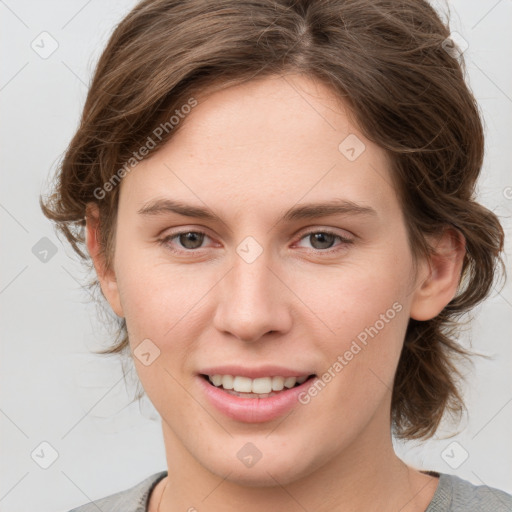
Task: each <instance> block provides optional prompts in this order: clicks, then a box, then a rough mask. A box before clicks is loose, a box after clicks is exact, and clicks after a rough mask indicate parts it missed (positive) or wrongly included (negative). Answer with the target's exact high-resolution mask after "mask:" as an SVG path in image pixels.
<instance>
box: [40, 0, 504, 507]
mask: <svg viewBox="0 0 512 512" xmlns="http://www.w3.org/2000/svg"><path fill="white" fill-rule="evenodd" d="M447 42H448V44H447ZM483 144H484V141H483V131H482V125H481V120H480V117H479V114H478V109H477V105H476V103H475V100H474V98H473V96H472V94H471V93H470V91H469V90H468V88H467V86H466V84H465V83H464V77H463V73H462V60H461V59H460V56H459V55H458V54H457V53H456V51H455V52H454V46H453V44H452V43H451V42H450V39H449V29H448V27H447V26H446V25H445V24H444V23H443V22H442V21H441V20H440V19H439V17H438V15H437V14H436V13H435V11H434V10H433V9H432V8H431V7H430V6H429V5H428V4H427V3H426V2H423V1H418V0H404V1H402V2H396V1H393V0H387V1H386V0H383V1H379V2H373V1H368V0H366V1H362V0H325V1H307V0H300V1H286V0H279V1H275V0H272V1H270V0H258V1H245V0H241V1H232V0H229V1H228V0H220V1H219V0H215V1H213V0H211V1H205V0H186V1H182V2H177V1H171V0H146V1H143V2H141V3H140V4H138V5H137V6H136V7H135V8H134V9H133V10H132V11H131V12H130V13H129V14H128V16H126V18H125V19H124V20H123V21H122V22H121V23H120V25H119V26H118V27H117V28H116V30H115V31H114V33H113V35H112V37H111V39H110V41H109V43H108V45H107V47H106V49H105V50H104V52H103V54H102V56H101V58H100V61H99V63H98V66H97V69H96V72H95V75H94V79H93V82H92V85H91V87H90V90H89V93H88V97H87V100H86V104H85V107H84V111H83V116H82V122H81V124H80V127H79V129H78V131H77V133H76V135H75V136H74V138H73V140H72V141H71V144H70V146H69V148H68V150H67V152H66V155H65V158H64V160H63V163H62V166H61V169H60V171H59V176H58V181H57V184H56V190H55V193H54V194H53V196H51V197H50V198H49V199H48V200H47V201H46V202H42V208H43V211H44V213H45V215H47V216H48V217H49V218H50V219H52V220H53V221H55V222H56V223H57V226H58V227H59V228H60V229H61V230H62V232H63V233H64V234H65V235H66V236H67V238H68V240H69V241H70V242H71V244H72V245H73V247H74V248H75V250H76V251H77V252H78V253H79V254H80V255H81V256H83V257H84V258H87V257H89V256H90V258H91V260H92V262H93V264H94V268H95V273H96V275H97V278H98V284H99V285H100V286H101V291H102V294H103V296H104V297H105V298H106V300H107V301H108V303H109V305H110V307H111V308H112V310H113V311H114V312H115V314H116V315H117V316H118V317H119V319H120V326H121V331H120V339H119V340H117V342H116V343H115V344H114V345H113V346H112V348H111V349H109V350H107V351H106V353H125V352H129V353H130V354H131V356H132V358H133V361H134V364H135V367H136V370H137V373H138V376H139V378H140V381H141V383H142V386H143V388H144V390H145V392H146V393H147V394H148V396H149V398H150V399H151V401H152V403H153V404H154V406H155V407H156V409H157V410H158V412H159V414H160V415H161V417H162V420H163V422H162V428H163V435H164V441H165V447H166V457H167V465H168V469H167V471H162V472H160V473H157V474H155V475H151V476H149V477H148V478H147V479H145V480H144V481H143V482H141V483H140V484H138V485H137V486H135V487H133V488H131V489H128V490H126V491H123V492H121V493H117V494H115V495H112V496H109V497H106V498H104V499H103V500H99V501H97V502H96V503H95V504H93V503H91V504H86V505H83V506H81V507H78V508H77V509H75V510H76V511H80V512H85V511H88V510H93V508H94V509H97V508H98V507H99V508H100V509H101V510H103V511H108V510H120V508H121V506H123V507H124V508H123V510H131V511H145V510H148V511H150V512H163V511H175V510H189V511H193V510H198V511H201V510H208V511H217V510H222V511H229V510H232V509H233V510H234V509H236V510H240V509H242V510H244V511H252V510H258V511H259V510H287V511H295V510H308V511H313V510H315V511H323V510H340V511H341V510H343V511H345V510H364V511H371V510H375V511H377V510H378V511H380V512H386V511H401V512H419V511H425V510H427V511H428V512H434V511H441V510H442V511H462V510H464V511H473V510H474V511H477V510H478V511H480V512H481V511H485V510H489V511H491V510H492V511H497V510H512V497H511V496H510V495H508V494H506V493H504V492H502V491H499V490H496V489H492V488H489V487H486V486H479V487H477V486H474V485H472V484H470V483H469V482H466V481H464V480H461V479H459V478H457V477H455V476H450V475H447V474H439V473H435V472H433V471H428V470H426V469H423V470H420V469H418V468H413V467H411V466H408V465H406V464H405V463H404V462H403V461H402V460H400V458H399V457H398V456H397V455H396V454H395V453H394V451H393V447H392V442H391V438H392V434H393V435H395V436H397V437H399V438H404V439H427V438H429V437H432V436H433V434H434V433H435V432H436V430H437V428H438V426H439V424H440V422H441V419H442V418H443V416H444V415H445V413H448V414H451V415H452V416H457V415H458V414H460V413H461V411H462V410H463V404H462V400H461V397H460V392H459V390H458V389H457V386H456V381H457V377H458V374H457V370H456V366H455V362H456V359H457V358H458V357H459V358H460V357H463V356H465V355H466V351H465V350H464V349H463V348H462V347H461V346H460V345H459V344H458V343H457V341H456V330H455V327H454V320H455V319H456V317H457V316H458V315H460V314H461V313H463V312H466V311H468V310H470V309H471V308H472V307H474V306H475V305H476V304H477V303H479V302H480V301H481V300H483V299H484V298H485V297H486V296H487V294H488V292H489V290H490V289H491V287H492V284H493V279H494V276H495V271H496V269H497V266H498V265H499V264H500V263H501V259H500V254H501V251H502V249H503V237H504V235H503V229H502V227H501V225H500V223H499V221H498V219H497V218H496V216H495V215H494V214H493V213H492V212H490V211H489V210H487V209H485V208H484V207H483V206H481V205H479V204H478V203H477V202H475V200H474V187H475V183H476V180H477V178H478V175H479V172H480V168H481V165H482V159H483ZM80 227H85V230H84V231H83V232H82V231H80ZM455 325H456V324H455Z"/></svg>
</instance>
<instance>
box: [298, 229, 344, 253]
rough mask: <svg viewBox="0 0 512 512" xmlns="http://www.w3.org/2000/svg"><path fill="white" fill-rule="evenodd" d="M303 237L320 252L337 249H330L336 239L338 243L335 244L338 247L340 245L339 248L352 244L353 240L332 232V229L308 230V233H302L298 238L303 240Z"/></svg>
mask: <svg viewBox="0 0 512 512" xmlns="http://www.w3.org/2000/svg"><path fill="white" fill-rule="evenodd" d="M305 239H309V241H310V243H311V245H312V247H313V249H314V250H316V251H320V252H334V251H337V250H338V249H332V247H333V243H334V242H335V240H336V239H338V240H339V241H340V244H338V246H335V247H338V248H340V246H341V248H344V247H346V246H347V245H349V244H352V243H353V242H354V240H352V239H350V238H347V237H344V236H341V235H338V234H337V233H334V232H332V231H322V230H318V231H309V232H308V233H306V234H305V235H303V236H302V237H301V239H300V240H305ZM331 249H332V250H331Z"/></svg>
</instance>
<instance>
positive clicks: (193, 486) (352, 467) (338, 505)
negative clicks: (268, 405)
mask: <svg viewBox="0 0 512 512" xmlns="http://www.w3.org/2000/svg"><path fill="white" fill-rule="evenodd" d="M368 427H369V428H370V429H371V428H372V426H371V425H369V426H368ZM163 432H164V440H165V445H166V452H167V464H168V468H169V470H168V477H167V478H166V479H165V480H166V482H165V492H163V494H162V495H161V504H160V510H159V512H169V511H172V510H195V509H197V510H207V511H208V512H221V511H222V512H231V511H233V512H234V511H237V512H238V511H239V510H241V509H242V510H244V511H246V512H256V511H261V510H265V509H268V510H281V509H282V510H287V511H290V512H303V511H304V510H315V511H318V512H324V511H326V512H327V511H329V512H333V511H344V512H347V511H356V510H379V512H387V511H388V510H389V511H393V512H396V510H400V511H401V512H422V511H424V510H425V509H426V508H427V507H428V504H429V503H430V501H431V499H432V497H433V495H434V493H435V490H436V488H437V481H438V480H437V478H434V477H431V476H428V475H426V474H423V473H420V472H419V471H418V470H415V469H413V468H411V467H408V466H407V465H406V464H404V462H402V461H401V460H400V459H399V458H398V457H397V456H396V454H395V452H394V450H393V446H392V441H391V435H390V432H389V430H388V432H387V433H385V434H387V435H382V427H381V426H379V428H378V429H375V432H367V433H365V434H366V435H360V436H359V437H360V439H358V440H356V441H355V442H353V443H352V444H351V445H350V447H348V448H347V449H346V450H344V451H343V453H340V454H338V455H337V456H335V457H332V458H331V459H330V460H328V461H327V462H326V463H324V464H320V465H318V467H316V468H314V469H313V470H311V471H310V472H308V474H306V475H304V476H302V477H301V478H298V479H295V480H293V481H291V482H285V481H284V478H281V477H280V476H279V475H272V482H271V483H270V484H269V483H268V482H266V483H265V484H264V485H261V486H256V485H255V484H254V483H253V484H252V485H251V484H248V485H243V484H241V483H240V481H236V480H235V479H234V478H233V477H232V474H231V473H229V472H228V473H227V474H226V475H217V474H214V473H213V472H211V471H209V470H208V469H207V468H205V467H204V466H202V465H201V464H199V463H198V461H197V460H196V459H195V458H194V457H193V456H192V455H191V454H190V452H188V451H187V450H186V449H185V447H184V446H183V445H182V444H181V443H180V442H179V439H177V438H176V436H175V435H174V433H173V432H172V431H171V430H170V429H169V428H168V426H167V425H166V424H165V422H163ZM377 432H380V433H381V435H380V436H378V434H377V435H373V434H376V433H377ZM178 468H179V469H178ZM267 474H269V473H268V472H267ZM230 476H231V478H230ZM159 498H160V497H159Z"/></svg>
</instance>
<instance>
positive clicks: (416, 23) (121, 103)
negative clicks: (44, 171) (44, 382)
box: [40, 0, 504, 439]
mask: <svg viewBox="0 0 512 512" xmlns="http://www.w3.org/2000/svg"><path fill="white" fill-rule="evenodd" d="M449 35H450V31H449V28H448V23H447V22H443V21H442V20H441V18H440V17H439V15H438V14H437V13H436V12H435V10H434V9H433V8H432V7H431V6H430V5H429V4H428V3H427V2H426V1H421V0H401V1H400V2H397V1H396V0H314V1H313V0H181V1H178V0H144V1H142V2H140V3H139V4H138V5H137V6H136V7H135V8H134V9H133V10H132V11H131V12H130V13H129V14H128V15H127V16H126V17H125V18H124V19H123V20H122V22H121V23H120V24H119V25H118V26H117V28H116V29H115V30H114V32H113V34H112V36H111V38H110V40H109V42H108V45H107V47H106V49H105V50H104V52H103V54H102V55H101V58H100V60H99V62H98V65H97V68H96V71H95V74H94V77H93V80H92V83H91V86H90V89H89V93H88V96H87V99H86V102H85V106H84V109H83V115H82V118H81V123H80V126H79V128H78V130H77V132H76V134H75V135H74V137H73V139H72V141H71V143H70V144H69V147H68V148H67V151H66V153H65V155H64V158H63V161H62V163H61V166H60V168H59V171H58V174H57V176H56V182H55V189H54V191H53V194H52V195H51V196H50V197H48V198H47V199H46V202H44V201H43V200H42V199H41V201H40V202H41V207H42V209H43V212H44V214H45V215H46V216H47V217H48V218H49V219H51V220H53V221H55V222H56V224H57V227H58V229H59V230H60V232H62V233H63V234H64V235H65V236H66V238H67V240H68V241H69V242H70V243H71V244H72V246H73V248H74V249H75V250H76V252H77V253H78V254H79V255H80V256H81V257H82V258H84V259H85V260H88V255H87V254H86V253H84V252H83V251H82V248H83V247H84V233H83V226H84V224H85V221H84V216H85V215H86V203H88V202H95V203H97V204H98V206H99V210H100V229H99V240H100V244H101V247H102V250H103V256H104V257H105V261H106V263H107V266H110V265H111V263H112V257H113V249H114V248H113V240H114V234H115V225H116V216H117V203H118V192H119V190H118V189H119V187H115V186H110V187H108V193H104V191H105V190H106V188H105V184H106V183H111V185H112V184H113V182H112V178H113V177H116V176H117V179H118V180H119V179H120V177H122V175H123V173H122V172H120V170H121V169H123V168H124V169H125V170H126V169H127V168H126V162H128V161H130V159H133V158H134V155H135V154H136V153H137V152H138V151H139V149H140V148H141V146H143V145H144V144H145V143H146V142H147V141H148V137H150V136H152V135H154V133H155V129H156V127H159V126H166V127H167V130H164V131H165V134H163V136H162V137H161V140H159V145H160V147H161V145H163V144H164V143H165V142H166V141H167V140H169V139H170V138H171V137H172V135H173V134H174V133H175V132H176V131H177V130H179V128H180V126H181V125H182V124H183V123H177V124H176V125H175V126H170V123H169V117H170V115H172V113H176V114H178V112H183V111H184V110H181V109H182V106H183V105H186V104H187V103H188V104H190V100H191V98H192V99H193V95H194V94H196V93H197V94H201V93H202V92H204V91H211V90H214V89H218V88H223V87H228V86H230V85H234V84H238V83H242V82H244V81H248V80H251V79H253V78H256V77H258V78H261V77H266V76H270V75H280V74H283V73H286V72H298V73H302V74H304V75H307V76H310V77H313V78H316V79H317V80H320V81H322V82H323V83H324V84H327V85H328V86H329V87H331V88H332V90H333V91H334V92H335V93H336V94H337V95H338V96H339V97H340V98H343V99H344V100H345V102H347V104H348V105H349V108H350V111H351V113H352V114H353V115H354V117H355V120H356V121H357V123H358V126H359V128H360V130H361V132H362V133H363V134H364V135H365V136H366V137H367V138H368V139H369V140H371V141H373V142H375V143H376V144H378V145H379V146H381V147H382V148H384V149H386V150H387V152H388V154H389V156H390V159H391V162H392V167H393V180H394V182H395V185H396V189H397V191H398V193H399V198H400V201H401V204H402V207H403V211H404V212H405V219H406V224H407V230H408V236H409V242H410V245H411V249H412V251H413V255H414V257H415V259H416V258H417V257H418V256H420V255H428V254H429V251H431V248H430V247H429V245H428V244H427V241H426V239H425V235H429V234H433V233H437V232H439V230H440V229H442V228H443V227H444V226H451V227H454V228H456V229H457V230H458V231H459V232H460V233H461V234H462V235H463V236H464V237H465V240H466V250H467V252H466V255H465V257H464V262H463V270H462V275H461V281H460V286H459V290H458V293H457V295H456V297H455V298H454V299H453V300H452V301H450V303H449V304H448V305H447V306H446V307H445V308H444V310H443V311H442V312H441V313H440V314H439V315H438V316H437V317H435V318H433V319H432V320H428V321H415V320H413V319H410V321H409V324H408V328H407V332H406V336H405V342H404V346H403V350H402V354H401V357H400V361H399V363H398V369H397V372H396V376H395V382H394V388H393V396H392V409H391V418H392V425H393V428H394V433H395V435H397V436H398V437H403V438H411V439H413V438H422V437H430V436H432V435H433V434H434V433H435V431H436V429H437V428H438V426H439V423H440V421H441V419H442V416H443V413H444V412H446V411H449V412H451V413H454V414H460V413H461V412H462V411H463V410H464V406H463V402H462V399H461V396H460V392H459V391H458V384H457V382H458V377H459V376H460V374H459V372H458V370H457V368H456V366H455V365H454V356H457V355H462V356H467V355H468V354H469V352H468V351H467V350H465V349H464V348H463V347H462V346H461V345H460V344H458V343H457V341H456V334H457V329H458V325H459V323H458V321H457V320H458V319H459V317H460V316H461V315H462V314H463V313H466V312H467V311H469V310H470V309H471V308H472V307H473V306H475V305H476V304H477V303H479V302H480V301H481V300H483V299H484V298H485V297H486V296H487V295H488V293H489V291H490V289H491V287H492V286H493V281H494V277H495V272H496V270H497V266H498V263H499V264H500V265H501V268H502V269H503V272H504V266H503V261H502V259H501V254H500V253H501V251H502V249H503V238H504V233H503V229H502V227H501V225H500V223H499V220H498V219H497V217H496V216H495V215H494V214H493V213H492V212H491V211H489V210H487V209H486V208H484V207H483V206H481V205H479V204H478V203H477V202H475V184H476V181H477V178H478V175H479V173H480V169H481V166H482V160H483V152H484V138H483V128H482V122H481V119H480V115H479V111H478V107H477V104H476V101H475V99H474V97H473V95H472V93H471V92H470V90H469V89H468V87H467V85H466V83H465V81H464V63H463V59H462V56H460V57H457V56H456V55H455V56H452V55H453V54H452V55H450V54H449V53H448V52H447V51H445V47H446V44H443V43H444V42H445V40H446V39H447V38H448V37H449ZM180 117H182V116H180ZM166 123H167V124H166ZM156 150H158V148H157V149H156ZM123 165H124V167H123ZM116 173H117V175H116ZM114 185H115V183H114ZM98 191H100V192H98ZM101 191H103V192H101ZM98 196H100V197H98ZM89 263H90V262H89ZM92 285H97V280H95V281H93V282H92V283H91V285H90V286H92ZM118 321H119V333H118V334H119V338H118V340H116V344H115V345H114V346H112V347H111V348H109V349H107V350H104V351H100V352H99V353H102V354H106V353H111V354H113V353H123V352H124V351H126V350H129V344H128V338H127V333H126V324H125V322H124V319H122V320H121V319H119V320H118Z"/></svg>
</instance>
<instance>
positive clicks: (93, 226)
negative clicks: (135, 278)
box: [85, 203, 124, 317]
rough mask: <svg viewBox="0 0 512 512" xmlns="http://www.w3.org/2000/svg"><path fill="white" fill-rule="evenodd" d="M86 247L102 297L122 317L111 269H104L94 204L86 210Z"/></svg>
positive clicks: (116, 287) (97, 211) (89, 205)
mask: <svg viewBox="0 0 512 512" xmlns="http://www.w3.org/2000/svg"><path fill="white" fill-rule="evenodd" d="M85 220H86V227H85V234H86V245H87V250H88V252H89V255H90V256H91V259H92V262H93V264H94V268H95V270H96V274H97V276H98V281H99V283H100V286H101V291H102V292H103V296H104V297H105V298H106V299H107V301H108V303H109V304H110V307H111V308H112V310H113V311H114V313H115V314H116V315H117V316H119V317H124V314H123V308H122V306H121V301H120V294H119V289H118V286H117V280H116V276H115V272H114V270H113V269H108V268H106V263H105V259H104V255H103V253H102V251H101V245H100V242H99V233H98V230H99V208H98V205H97V204H95V203H88V204H87V208H86V216H85Z"/></svg>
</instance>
